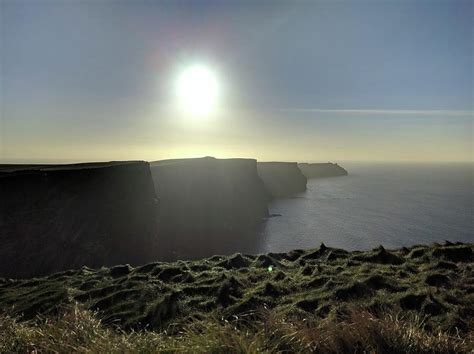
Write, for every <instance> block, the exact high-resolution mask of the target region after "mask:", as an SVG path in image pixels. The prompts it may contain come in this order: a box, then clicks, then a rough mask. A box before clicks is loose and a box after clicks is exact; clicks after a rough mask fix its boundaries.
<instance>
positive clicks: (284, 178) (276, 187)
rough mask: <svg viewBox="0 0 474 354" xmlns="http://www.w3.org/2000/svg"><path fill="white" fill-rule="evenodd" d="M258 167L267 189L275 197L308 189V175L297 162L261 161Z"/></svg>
mask: <svg viewBox="0 0 474 354" xmlns="http://www.w3.org/2000/svg"><path fill="white" fill-rule="evenodd" d="M257 167H258V174H259V176H260V178H261V179H262V180H263V183H264V184H265V188H266V190H267V191H268V192H269V193H270V195H271V196H272V197H274V198H277V197H284V196H288V195H291V194H295V193H299V192H304V191H305V190H306V177H305V176H304V175H303V174H302V173H301V171H300V169H299V168H298V165H297V164H296V162H259V163H258V164H257Z"/></svg>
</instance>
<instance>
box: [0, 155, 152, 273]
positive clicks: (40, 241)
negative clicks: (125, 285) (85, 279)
mask: <svg viewBox="0 0 474 354" xmlns="http://www.w3.org/2000/svg"><path fill="white" fill-rule="evenodd" d="M0 201H1V203H0V231H1V232H0V277H31V276H38V275H44V274H48V273H51V272H55V271H60V270H65V269H69V268H79V267H81V266H84V265H87V266H90V267H100V266H104V265H105V266H109V265H113V264H118V263H130V264H142V263H144V262H146V261H151V260H153V259H156V256H157V254H158V246H157V238H156V236H157V228H158V225H157V215H158V209H159V205H158V200H157V198H156V195H155V191H154V186H153V181H152V179H151V174H150V169H149V165H148V163H146V162H120V163H117V162H112V163H92V164H77V165H56V166H53V165H49V166H40V165H36V166H31V165H30V166H26V165H25V166H11V165H10V166H2V168H0Z"/></svg>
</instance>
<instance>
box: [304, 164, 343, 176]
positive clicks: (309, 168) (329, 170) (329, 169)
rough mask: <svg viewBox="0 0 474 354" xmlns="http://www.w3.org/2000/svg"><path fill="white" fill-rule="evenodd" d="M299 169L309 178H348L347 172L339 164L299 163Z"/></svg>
mask: <svg viewBox="0 0 474 354" xmlns="http://www.w3.org/2000/svg"><path fill="white" fill-rule="evenodd" d="M298 167H299V168H300V170H301V172H303V174H304V175H305V176H306V177H307V178H320V177H334V176H347V171H346V170H345V169H344V168H342V167H341V166H339V165H338V164H337V163H330V162H327V163H299V164H298Z"/></svg>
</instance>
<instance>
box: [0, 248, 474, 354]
mask: <svg viewBox="0 0 474 354" xmlns="http://www.w3.org/2000/svg"><path fill="white" fill-rule="evenodd" d="M473 247H474V245H472V244H460V243H459V244H451V243H446V244H444V245H439V244H435V245H432V246H414V247H412V248H410V249H407V248H403V249H399V250H390V251H389V250H385V249H384V248H383V247H379V248H377V249H374V250H372V251H367V252H346V251H344V250H339V249H333V248H327V247H325V246H324V245H322V246H321V247H320V248H319V249H315V250H308V251H301V250H299V251H298V250H297V251H292V252H289V253H282V254H268V255H259V256H251V255H241V254H237V255H233V256H227V257H224V256H214V257H211V258H208V259H203V260H198V261H178V262H174V263H164V262H163V263H162V262H156V263H151V264H147V265H144V266H141V267H137V268H133V267H130V266H128V265H119V266H116V267H113V268H102V269H96V270H94V269H89V268H86V267H84V268H82V269H80V270H71V271H67V272H62V273H57V274H53V275H51V276H48V277H43V278H35V279H24V280H18V279H16V280H15V279H0V309H1V311H0V313H1V314H0V316H1V317H0V352H35V351H38V352H71V351H75V352H131V351H132V352H150V353H151V352H170V353H174V352H192V353H195V352H203V353H204V352H205V353H221V352H232V353H254V352H323V353H340V352H342V353H344V352H351V353H353V352H361V353H362V352H370V353H428V352H430V353H432V352H435V353H450V352H452V353H459V352H461V353H462V352H472V351H473V350H474V344H473V343H474V335H473V324H474V322H473V318H474V307H473V305H472V304H473V303H474V291H473V289H474V268H473V266H474V262H473V261H474V256H473ZM270 265H271V266H272V268H271V269H272V271H269V266H270Z"/></svg>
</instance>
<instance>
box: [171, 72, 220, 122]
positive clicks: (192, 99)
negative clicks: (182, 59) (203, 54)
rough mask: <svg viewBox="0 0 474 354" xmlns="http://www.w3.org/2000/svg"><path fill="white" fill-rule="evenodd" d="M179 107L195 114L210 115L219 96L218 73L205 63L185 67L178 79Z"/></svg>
mask: <svg viewBox="0 0 474 354" xmlns="http://www.w3.org/2000/svg"><path fill="white" fill-rule="evenodd" d="M176 95H177V99H178V107H179V109H180V110H183V111H184V112H185V113H187V114H191V115H193V116H200V117H202V116H207V115H210V114H211V113H212V112H213V111H214V110H215V108H216V105H217V101H218V98H219V83H218V80H217V75H216V74H215V72H214V71H213V70H211V69H210V68H209V67H207V66H205V65H192V66H189V67H187V68H185V69H184V70H183V71H182V72H181V73H180V74H179V75H178V78H177V81H176Z"/></svg>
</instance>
